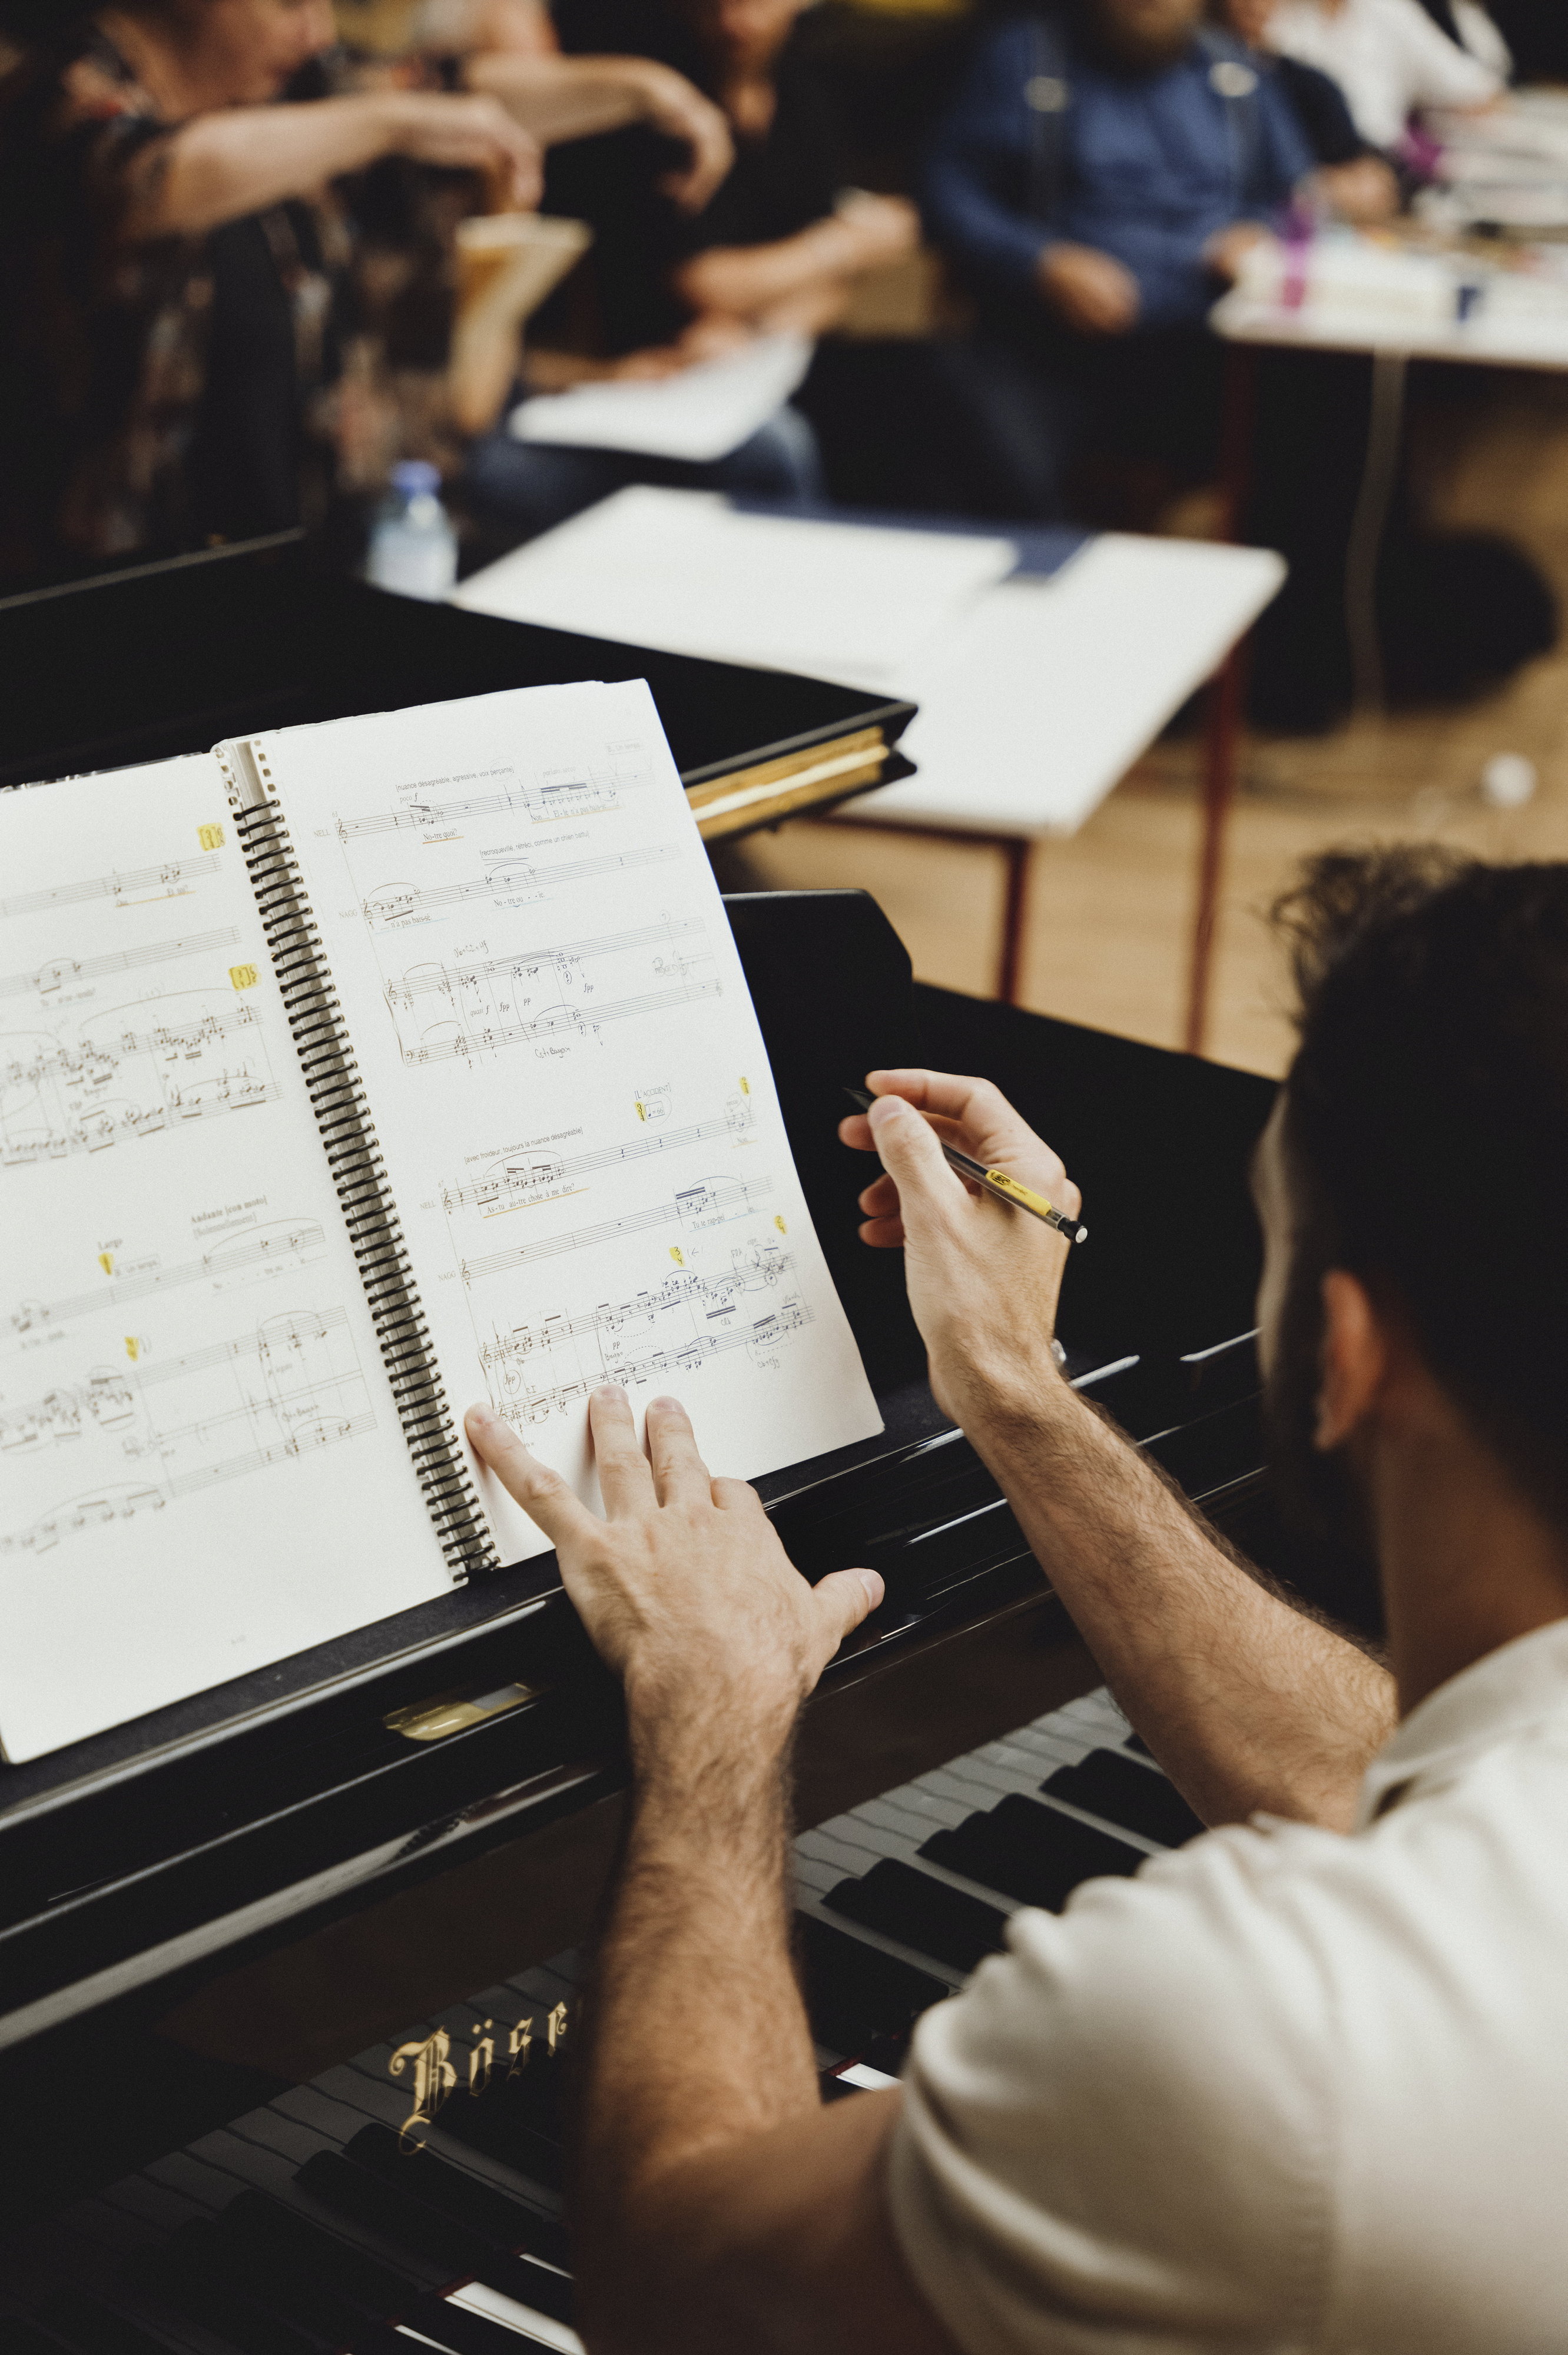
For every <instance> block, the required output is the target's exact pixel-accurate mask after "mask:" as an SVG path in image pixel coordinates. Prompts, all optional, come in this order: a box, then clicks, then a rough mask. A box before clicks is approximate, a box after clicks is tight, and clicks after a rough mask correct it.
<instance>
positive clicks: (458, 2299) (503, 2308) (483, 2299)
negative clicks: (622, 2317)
mask: <svg viewBox="0 0 1568 2355" xmlns="http://www.w3.org/2000/svg"><path fill="white" fill-rule="evenodd" d="M448 2304H449V2305H451V2306H454V2307H465V2308H466V2309H467V2310H468V2311H469V2312H470V2313H477V2314H483V2315H485V2316H487V2317H488V2318H490V2319H491V2320H492V2321H496V2322H501V2323H506V2324H507V2325H509V2326H511V2327H515V2328H519V2329H522V2330H526V2331H528V2332H531V2333H532V2334H533V2336H534V2337H536V2338H538V2339H542V2341H543V2343H544V2344H545V2345H546V2346H547V2347H554V2348H556V2349H558V2350H560V2355H583V2346H582V2341H581V2339H579V2337H578V2335H577V2333H576V2331H575V2330H573V2329H572V2328H571V2327H570V2325H569V2324H568V2323H566V2322H564V2321H563V2320H561V2319H560V2318H559V2317H558V2316H554V2315H551V2314H549V2312H548V2311H546V2310H545V2309H543V2308H536V2307H531V2306H529V2305H528V2301H527V2300H526V2299H524V2300H522V2301H518V2300H516V2299H513V2298H509V2297H504V2296H501V2295H500V2294H499V2293H498V2292H496V2290H493V2289H491V2288H490V2287H489V2286H488V2285H487V2284H486V2283H485V2282H470V2283H469V2284H468V2286H467V2287H466V2288H464V2289H459V2290H453V2294H452V2296H451V2297H450V2299H449V2300H448Z"/></svg>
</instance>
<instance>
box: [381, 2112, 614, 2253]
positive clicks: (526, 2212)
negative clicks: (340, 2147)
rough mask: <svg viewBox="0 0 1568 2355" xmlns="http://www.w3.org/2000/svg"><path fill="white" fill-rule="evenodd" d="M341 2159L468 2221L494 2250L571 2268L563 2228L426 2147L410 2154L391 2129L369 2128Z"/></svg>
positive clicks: (430, 2204)
mask: <svg viewBox="0 0 1568 2355" xmlns="http://www.w3.org/2000/svg"><path fill="white" fill-rule="evenodd" d="M343 2155H344V2157H345V2158H349V2159H352V2160H353V2161H354V2162H355V2164H356V2165H357V2166H358V2167H363V2168H365V2169H367V2170H368V2172H369V2173H370V2174H372V2175H379V2176H380V2177H381V2178H382V2179H383V2180H384V2181H386V2182H389V2183H392V2184H395V2185H398V2186H400V2187H406V2188H407V2189H408V2190H410V2191H411V2192H412V2193H413V2195H414V2197H415V2198H416V2199H419V2200H423V2201H424V2202H425V2203H426V2205H427V2206H429V2207H432V2208H439V2209H440V2210H441V2211H442V2212H443V2214H444V2215H448V2216H452V2217H454V2218H455V2219H457V2220H458V2221H459V2222H466V2223H467V2224H469V2225H470V2226H471V2227H472V2228H473V2230H474V2231H475V2232H482V2233H484V2234H485V2238H486V2239H487V2240H488V2241H489V2242H490V2243H492V2245H493V2246H494V2247H496V2249H500V2250H505V2251H511V2250H516V2249H526V2250H527V2251H528V2254H529V2255H530V2256H531V2257H539V2258H542V2259H543V2261H544V2262H545V2263H546V2264H549V2265H552V2266H554V2267H555V2269H556V2271H557V2272H558V2273H561V2274H564V2273H566V2272H567V2271H568V2270H569V2264H568V2256H569V2244H568V2242H567V2237H566V2231H565V2227H564V2226H563V2225H561V2224H559V2223H557V2222H554V2221H553V2220H552V2219H551V2218H549V2217H546V2216H541V2215H539V2213H538V2212H537V2211H535V2210H533V2209H531V2208H528V2207H525V2205H524V2204H523V2202H522V2201H521V2200H513V2199H510V2198H508V2196H507V2194H506V2193H505V2192H503V2191H497V2190H493V2189H491V2187H490V2186H488V2185H487V2184H484V2183H480V2182H478V2181H477V2180H476V2179H475V2178H474V2177H473V2176H471V2175H467V2174H464V2173H463V2172H462V2171H461V2170H460V2169H458V2168H456V2167H454V2166H453V2164H452V2163H451V2161H450V2160H449V2159H446V2158H443V2157H442V2156H441V2155H440V2153H439V2152H436V2151H433V2150H432V2149H431V2148H430V2147H429V2146H428V2145H426V2147H424V2148H423V2149H417V2150H415V2151H414V2152H412V2153H410V2152H409V2151H407V2150H406V2149H405V2148H403V2147H400V2144H399V2141H398V2137H397V2136H396V2135H395V2134H394V2133H393V2132H392V2130H391V2128H390V2127H389V2126H362V2127H361V2128H360V2129H359V2131H358V2133H357V2135H356V2136H355V2137H354V2138H353V2140H352V2141H351V2142H349V2143H347V2144H346V2145H345V2146H344V2153H343Z"/></svg>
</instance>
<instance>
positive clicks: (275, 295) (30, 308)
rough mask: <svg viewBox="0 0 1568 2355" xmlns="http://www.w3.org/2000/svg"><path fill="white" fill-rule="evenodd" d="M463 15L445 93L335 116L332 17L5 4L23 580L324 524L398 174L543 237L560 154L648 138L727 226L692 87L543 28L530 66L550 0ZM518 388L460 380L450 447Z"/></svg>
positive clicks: (4, 561) (504, 375) (719, 124)
mask: <svg viewBox="0 0 1568 2355" xmlns="http://www.w3.org/2000/svg"><path fill="white" fill-rule="evenodd" d="M444 5H446V8H447V14H448V16H449V17H450V16H453V15H456V16H459V17H461V18H462V19H463V21H461V22H460V23H459V24H457V25H456V26H455V27H451V28H449V29H452V30H455V31H456V32H457V34H458V36H459V37H458V39H457V40H456V41H455V43H453V47H454V48H457V49H459V50H461V49H462V48H464V47H465V46H466V47H467V48H468V49H469V54H467V55H466V56H465V57H458V58H457V59H455V60H454V61H453V65H452V67H451V69H449V70H448V71H447V72H446V74H445V76H444V82H445V86H444V87H443V86H435V87H432V86H428V85H429V83H430V81H431V80H432V77H430V76H429V75H425V74H421V73H420V72H417V71H416V72H413V73H403V74H387V73H383V74H382V75H381V76H380V77H379V86H376V87H366V86H363V84H364V80H365V78H364V77H361V78H360V79H361V86H360V87H357V88H353V89H350V90H348V91H347V92H345V93H339V94H336V95H328V94H325V81H324V80H323V78H322V76H321V71H320V67H319V63H318V61H319V60H320V59H322V58H323V57H324V56H325V53H326V52H327V51H328V50H329V49H330V48H332V47H333V45H334V43H335V41H336V31H335V27H334V22H333V17H332V15H331V11H330V7H329V5H327V0H129V4H128V5H125V6H123V7H114V8H108V9H102V10H100V11H98V12H96V13H95V14H94V13H87V12H83V11H80V10H78V9H74V8H72V7H70V6H69V5H59V0H56V5H49V0H8V5H6V7H5V15H4V17H3V18H0V22H3V23H4V25H5V29H6V30H7V31H8V33H9V34H10V37H11V40H12V44H13V47H14V49H15V52H16V55H15V61H14V63H13V64H12V67H11V70H10V71H9V72H8V73H7V74H6V75H5V79H4V80H3V81H0V213H3V217H4V218H5V222H6V224H7V237H6V240H5V249H4V252H3V253H0V433H3V434H4V437H5V448H6V452H7V465H6V469H5V487H4V489H3V490H0V577H4V578H5V579H6V580H7V581H12V582H17V583H20V582H24V581H36V580H38V579H42V578H48V577H50V576H54V575H58V574H61V573H69V572H72V571H80V570H83V569H88V568H91V566H93V565H96V564H101V563H105V562H112V561H113V560H115V559H120V558H123V557H126V556H130V555H143V554H165V553H169V552H172V551H174V550H176V549H184V548H190V547H198V546H201V545H204V544H209V543H212V542H215V541H219V540H227V539H237V538H248V537H253V536H256V535H259V534H263V533H266V532H269V531H275V530H283V529H288V528H290V527H293V526H295V525H298V524H302V523H303V524H306V525H319V524H320V523H321V522H322V521H323V520H324V518H325V517H327V516H328V515H329V513H330V512H331V509H332V506H333V502H334V497H335V488H336V483H337V480H338V478H339V476H340V474H341V473H342V471H343V470H342V466H341V463H340V462H341V460H342V457H343V455H344V452H345V449H346V448H347V446H348V445H350V444H351V443H352V442H353V440H354V437H355V435H356V433H358V434H360V435H361V437H363V435H364V432H365V425H364V419H365V409H364V404H363V402H362V401H357V400H356V398H355V396H356V393H357V391H358V390H361V389H362V387H360V386H357V385H356V384H355V383H353V382H350V381H346V380H345V377H344V364H345V354H346V347H347V346H350V345H352V344H353V343H354V341H355V340H356V338H357V336H358V331H359V330H360V328H361V327H362V326H363V325H364V322H365V315H366V307H367V306H366V301H365V295H366V288H365V285H364V283H363V282H362V274H361V273H360V272H358V269H357V265H358V263H359V261H360V259H361V250H362V248H363V246H364V243H365V236H364V219H363V218H362V215H363V214H364V213H365V212H366V211H367V210H370V211H373V208H365V207H363V206H357V203H356V197H357V196H359V197H362V196H363V195H364V192H365V191H366V190H367V189H368V187H369V186H371V185H372V184H373V183H374V181H375V179H376V176H377V174H378V172H379V171H381V172H384V171H385V169H386V168H388V167H389V165H393V164H394V163H400V165H402V166H403V168H404V169H405V171H411V172H412V173H414V174H415V175H416V176H422V178H423V181H424V182H425V183H426V184H431V183H437V184H444V185H445V186H446V187H447V189H448V192H449V195H450V196H451V197H452V198H453V202H452V205H451V207H450V209H452V211H453V217H454V218H455V215H456V213H457V212H460V211H462V210H464V209H467V210H472V209H473V208H474V205H475V200H476V199H475V182H474V176H475V175H478V176H479V177H480V181H481V184H482V186H483V189H484V200H485V202H486V203H487V204H488V205H490V206H492V207H499V208H529V207H531V206H533V205H534V204H535V203H537V201H538V197H539V187H540V175H539V153H540V148H541V146H542V145H543V144H546V143H548V142H549V141H551V140H555V139H566V138H573V137H577V136H580V135H582V134H583V133H589V132H595V131H601V130H604V129H606V128H610V127H613V126H614V125H616V124H619V123H625V122H628V121H646V122H649V123H655V124H656V125H657V127H658V129H659V130H660V132H661V133H664V134H665V135H666V136H667V138H669V139H671V140H673V141H675V142H677V143H679V147H680V149H681V150H684V153H683V154H677V159H676V161H675V162H674V164H673V165H672V167H671V172H670V176H669V180H670V188H671V196H672V201H674V202H675V203H677V205H688V206H689V205H691V204H693V203H695V204H699V205H700V204H704V203H706V202H707V201H708V199H709V197H710V196H711V194H712V192H713V189H714V187H715V186H717V185H718V184H719V182H720V180H721V179H722V177H723V176H724V174H725V173H726V171H727V170H728V169H729V165H730V163H731V145H730V141H729V134H728V131H727V128H726V126H725V123H724V120H723V117H722V115H721V114H720V112H719V110H718V109H717V108H716V107H714V106H713V105H712V104H711V103H710V102H709V101H707V100H705V99H703V98H701V97H700V96H699V93H698V92H697V91H695V90H693V89H692V88H691V86H690V85H689V84H688V83H686V82H683V81H682V80H681V78H680V77H679V76H678V75H677V74H675V73H673V72H670V71H668V70H667V69H660V68H657V67H656V66H654V65H653V64H651V62H650V61H648V60H646V59H641V58H635V57H624V58H581V59H563V58H561V57H560V56H559V55H558V54H556V52H555V50H554V48H553V45H552V43H551V42H550V41H549V37H548V34H549V26H548V18H543V19H542V32H543V37H541V38H539V39H538V40H536V41H534V42H532V43H530V41H529V38H528V35H529V31H530V24H529V19H530V16H541V17H542V12H539V11H534V10H532V9H530V7H529V5H528V0H482V5H470V6H469V7H468V9H467V11H466V15H465V16H464V10H463V7H462V0H444ZM313 69H314V87H312V88H310V89H309V91H308V94H307V92H306V86H307V85H309V84H311V83H312V81H313ZM370 79H371V80H377V79H378V78H376V77H371V78H370ZM461 84H466V85H467V86H466V87H459V86H455V85H461ZM285 97H287V98H288V99H291V100H293V101H294V102H292V103H280V102H279V101H281V100H283V99H284V98H285ZM432 167H433V169H432ZM444 258H445V257H444V256H443V255H442V254H440V253H438V254H437V257H436V261H437V267H438V269H439V268H440V266H441V265H442V263H443V261H444ZM445 325H446V321H445V316H444V314H443V317H442V321H441V325H440V328H439V330H438V333H439V336H440V337H441V339H442V340H444V331H445ZM361 340H362V338H361ZM476 373H477V375H482V376H483V378H484V379H485V380H484V382H483V383H480V382H477V381H475V382H474V383H469V382H468V381H467V380H466V379H467V377H468V376H470V375H475V374H476ZM508 374H509V371H507V370H503V371H502V372H501V374H500V375H499V376H497V375H496V372H495V370H494V368H493V366H491V365H488V364H486V365H485V366H484V367H482V368H481V367H478V365H477V357H476V355H475V354H474V353H471V352H464V353H461V354H453V357H452V358H451V360H450V364H449V363H448V362H447V359H446V356H445V354H444V352H443V356H442V366H441V368H439V369H438V371H437V375H438V378H439V379H440V381H439V405H440V406H441V407H442V408H443V410H445V412H446V421H447V425H448V428H449V432H451V433H452V434H453V436H455V434H456V433H458V432H461V431H469V432H472V431H477V430H481V429H482V428H483V427H484V426H485V425H487V424H489V423H490V422H491V421H492V419H493V417H494V415H495V413H496V408H497V406H498V404H499V400H500V398H501V396H502V395H503V393H504V392H505V390H506V389H507V380H508ZM380 426H381V438H382V440H383V441H386V440H388V438H389V437H390V440H389V447H388V448H387V449H385V450H384V451H382V452H381V453H380V455H381V456H382V457H383V458H387V457H393V456H396V455H398V454H399V449H398V446H397V435H398V421H397V420H396V419H395V418H394V419H393V420H392V421H391V423H390V425H388V424H387V421H386V420H385V418H384V417H383V419H382V420H381V421H380ZM350 471H352V470H351V469H350Z"/></svg>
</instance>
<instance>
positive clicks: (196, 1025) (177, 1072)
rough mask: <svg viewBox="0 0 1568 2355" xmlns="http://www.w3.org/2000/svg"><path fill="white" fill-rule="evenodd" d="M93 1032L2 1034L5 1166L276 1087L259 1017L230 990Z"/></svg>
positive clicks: (221, 1108) (151, 1132)
mask: <svg viewBox="0 0 1568 2355" xmlns="http://www.w3.org/2000/svg"><path fill="white" fill-rule="evenodd" d="M182 1009H188V1011H183V1012H182ZM153 1017H157V1018H153ZM138 1018H140V1019H141V1021H142V1022H143V1023H144V1024H145V1027H144V1028H139V1027H138ZM93 1029H94V1031H95V1032H96V1034H97V1035H96V1036H94V1035H91V1034H88V1033H85V1030H84V1033H83V1035H79V1036H77V1037H75V1038H68V1037H62V1036H60V1035H59V1034H58V1033H50V1032H47V1031H22V1032H13V1033H11V1034H10V1036H9V1037H8V1038H4V1039H0V1167H17V1166H19V1165H22V1164H25V1163H30V1162H35V1161H59V1160H64V1159H67V1158H69V1156H73V1155H76V1154H84V1153H101V1152H102V1151H103V1150H104V1149H105V1148H106V1147H108V1146H114V1145H120V1144H124V1143H126V1142H129V1141H131V1140H133V1139H136V1138H139V1137H146V1136H155V1135H158V1134H159V1133H160V1131H162V1130H165V1129H171V1128H177V1127H179V1126H181V1125H183V1124H186V1123H188V1122H191V1121H198V1120H201V1121H205V1120H211V1119H214V1118H216V1117H218V1116H219V1115H220V1114H224V1113H233V1112H244V1111H248V1110H251V1109H252V1108H254V1107H255V1106H256V1105H258V1104H262V1103H272V1102H274V1101H275V1100H276V1098H277V1096H278V1094H279V1092H280V1091H279V1089H278V1086H277V1083H276V1082H275V1081H274V1079H273V1077H272V1068H271V1065H270V1063H269V1061H268V1057H267V1050H266V1044H265V1040H264V1039H263V1038H262V1036H261V1027H260V1024H259V1022H258V1020H257V1018H256V1016H255V1015H254V1013H253V1012H252V1010H251V1007H250V1005H249V1004H248V1003H246V1002H239V1003H236V1002H235V1000H234V999H233V997H232V995H230V996H229V998H228V999H227V1000H225V999H222V998H219V997H218V996H216V994H215V993H212V992H188V993H186V994H185V995H184V996H183V997H176V998H159V999H151V1000H148V1001H146V1002H145V1004H144V1005H143V1006H140V1007H118V1008H116V1009H115V1010H114V1012H113V1013H112V1014H101V1015H98V1016H96V1017H95V1018H93ZM232 1042H238V1043H232ZM7 1050H8V1051H7Z"/></svg>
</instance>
